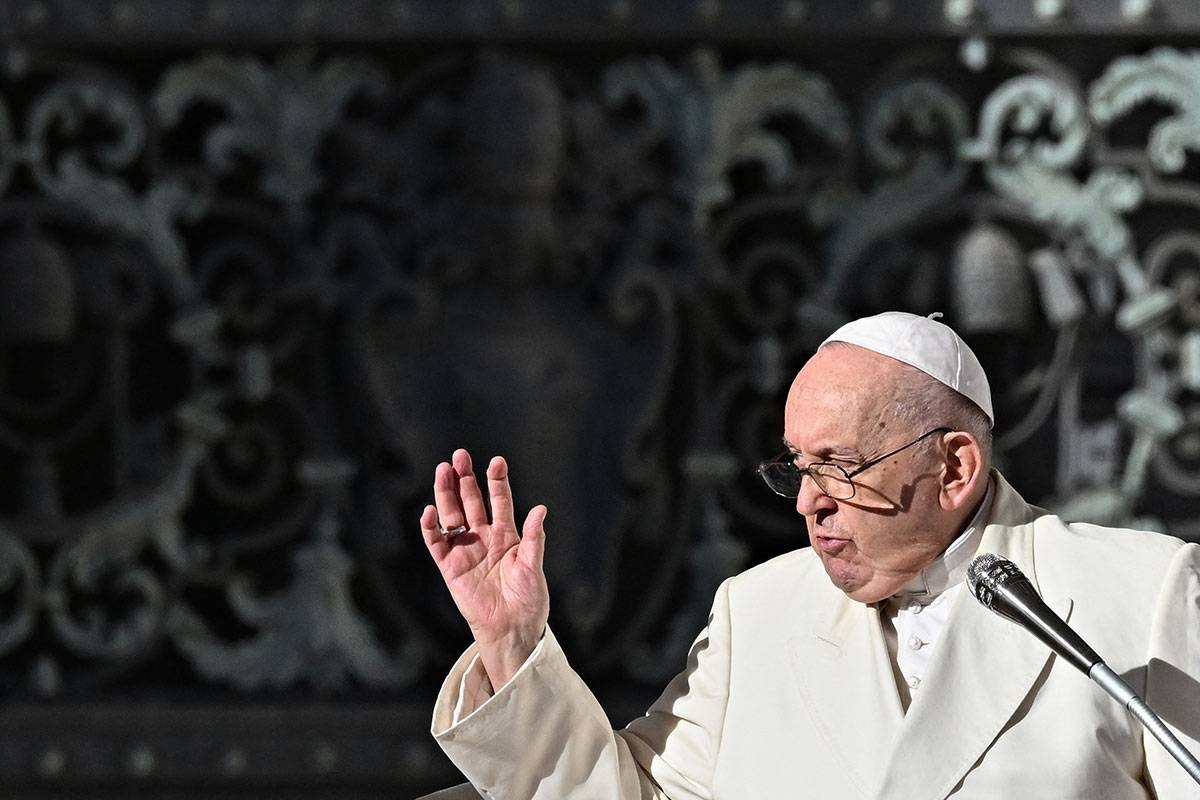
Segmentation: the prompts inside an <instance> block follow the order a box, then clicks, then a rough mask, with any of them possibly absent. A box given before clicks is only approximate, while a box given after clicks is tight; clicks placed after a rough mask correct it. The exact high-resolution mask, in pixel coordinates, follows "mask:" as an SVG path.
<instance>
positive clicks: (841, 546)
mask: <svg viewBox="0 0 1200 800" xmlns="http://www.w3.org/2000/svg"><path fill="white" fill-rule="evenodd" d="M812 546H813V547H814V548H816V549H817V550H818V551H819V552H821V553H824V554H825V555H830V556H836V555H837V554H838V553H840V552H842V551H843V550H845V549H846V548H847V547H849V546H850V540H849V539H836V538H833V537H831V536H813V537H812Z"/></svg>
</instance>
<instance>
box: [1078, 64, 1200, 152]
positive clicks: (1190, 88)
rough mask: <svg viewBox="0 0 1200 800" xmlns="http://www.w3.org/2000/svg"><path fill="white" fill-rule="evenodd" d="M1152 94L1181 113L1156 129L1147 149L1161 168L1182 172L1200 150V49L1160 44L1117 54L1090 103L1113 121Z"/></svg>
mask: <svg viewBox="0 0 1200 800" xmlns="http://www.w3.org/2000/svg"><path fill="white" fill-rule="evenodd" d="M1152 100H1156V101H1158V102H1160V103H1164V104H1166V105H1169V106H1171V107H1172V108H1173V109H1174V110H1175V112H1176V113H1175V114H1174V115H1173V116H1171V117H1170V118H1168V119H1164V120H1161V121H1159V122H1158V123H1156V124H1155V125H1154V127H1153V128H1152V129H1151V131H1150V135H1149V142H1148V144H1147V147H1146V152H1147V155H1148V157H1149V159H1150V163H1151V164H1153V165H1154V167H1155V168H1156V169H1158V170H1160V171H1162V172H1167V173H1174V172H1179V171H1180V170H1182V169H1183V167H1184V164H1185V163H1186V161H1187V152H1188V151H1189V150H1192V151H1197V150H1200V53H1197V52H1195V51H1193V52H1190V53H1181V52H1179V51H1178V50H1175V49H1173V48H1169V47H1160V48H1157V49H1155V50H1153V51H1151V52H1150V53H1149V54H1147V55H1144V56H1125V57H1122V58H1118V59H1116V60H1115V61H1113V63H1112V64H1111V65H1110V66H1109V68H1108V69H1107V70H1106V71H1105V72H1104V74H1103V75H1102V76H1101V77H1100V78H1099V79H1097V80H1096V82H1095V83H1093V84H1092V86H1091V90H1090V92H1089V94H1088V107H1089V110H1090V111H1091V114H1092V117H1093V118H1094V119H1095V120H1096V122H1097V123H1098V124H1100V125H1109V124H1111V123H1113V122H1115V121H1116V120H1117V119H1118V118H1119V117H1122V116H1124V115H1126V114H1128V113H1129V112H1130V111H1131V110H1132V109H1133V108H1134V107H1136V106H1138V105H1140V104H1142V103H1145V102H1148V101H1152Z"/></svg>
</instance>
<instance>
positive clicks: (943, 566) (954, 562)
mask: <svg viewBox="0 0 1200 800" xmlns="http://www.w3.org/2000/svg"><path fill="white" fill-rule="evenodd" d="M994 494H995V492H994V491H993V490H992V479H991V477H989V478H988V486H987V492H985V493H984V495H983V500H982V501H981V502H980V503H979V508H978V509H977V510H976V511H975V515H974V516H972V517H971V521H970V522H968V523H967V527H966V528H964V529H963V532H962V533H960V534H959V535H958V538H957V539H955V540H954V541H953V542H951V543H950V546H949V547H947V548H946V549H945V550H943V551H942V554H941V555H939V556H938V557H937V558H935V559H934V560H933V561H931V562H930V563H929V564H928V565H927V566H926V567H925V569H923V570H921V572H920V573H919V574H918V575H916V576H915V577H913V578H912V579H911V580H910V581H909V582H908V583H906V584H904V586H903V587H902V588H901V589H900V591H898V592H896V594H894V595H892V598H890V599H894V600H903V601H907V602H912V601H916V602H918V603H922V604H927V603H931V602H933V600H934V599H935V598H936V597H937V596H938V595H940V594H941V593H942V592H944V591H946V590H947V589H949V588H950V587H951V586H956V585H958V584H959V583H962V581H964V580H965V579H966V577H967V567H968V566H970V563H971V559H972V558H974V556H975V551H976V550H978V549H979V541H980V540H981V539H982V538H983V523H984V522H986V521H987V518H988V516H989V514H990V513H991V510H992V496H993V495H994Z"/></svg>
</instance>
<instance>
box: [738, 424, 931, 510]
mask: <svg viewBox="0 0 1200 800" xmlns="http://www.w3.org/2000/svg"><path fill="white" fill-rule="evenodd" d="M952 430H954V429H953V428H947V427H944V426H943V427H938V428H934V429H933V430H928V431H925V433H922V434H921V435H920V436H918V437H917V438H915V439H913V440H912V441H911V442H909V443H908V444H906V445H904V446H903V447H897V448H896V449H895V450H892V451H891V452H888V453H884V454H883V455H881V456H879V457H878V458H873V459H871V460H870V461H868V462H866V463H865V464H860V465H858V466H857V467H855V468H854V469H853V470H850V471H849V472H848V471H846V470H845V469H844V468H843V467H840V466H838V465H837V464H831V463H829V462H827V461H818V462H816V463H814V464H809V465H808V466H805V467H800V466H797V465H796V461H795V459H796V454H795V453H793V452H791V451H790V450H784V451H783V452H782V453H780V454H779V455H777V456H775V457H774V458H772V459H771V460H770V461H764V462H762V463H761V464H759V465H758V469H757V472H758V474H759V475H761V476H762V479H763V482H765V483H766V484H767V486H768V487H770V489H771V491H773V492H774V493H775V494H777V495H779V496H780V497H787V498H789V499H795V498H796V497H797V496H799V494H800V484H801V483H802V482H803V481H804V476H805V475H807V476H808V477H810V478H812V482H813V483H814V484H816V486H817V488H818V489H820V490H821V493H822V494H826V495H828V496H830V497H832V498H833V499H835V500H849V499H850V498H852V497H854V480H853V478H854V477H855V476H856V475H859V474H860V473H862V472H864V471H866V470H868V469H870V468H871V467H873V466H875V465H876V464H879V463H880V462H882V461H886V460H887V459H889V458H891V457H892V456H894V455H896V454H897V453H900V452H903V451H904V450H907V449H908V448H910V447H912V446H913V445H914V444H916V443H917V442H919V441H921V440H922V439H925V438H926V437H927V436H932V435H933V434H935V433H948V432H949V431H952Z"/></svg>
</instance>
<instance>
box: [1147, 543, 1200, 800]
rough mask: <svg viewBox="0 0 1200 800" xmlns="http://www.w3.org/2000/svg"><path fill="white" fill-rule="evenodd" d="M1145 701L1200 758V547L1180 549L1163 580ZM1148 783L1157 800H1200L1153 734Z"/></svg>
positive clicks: (1198, 789) (1149, 742) (1198, 788)
mask: <svg viewBox="0 0 1200 800" xmlns="http://www.w3.org/2000/svg"><path fill="white" fill-rule="evenodd" d="M1146 702H1147V704H1149V706H1150V707H1151V708H1152V709H1154V711H1155V712H1157V713H1158V715H1159V716H1160V717H1162V719H1163V721H1164V722H1166V723H1167V724H1168V725H1169V726H1170V727H1171V730H1172V732H1173V733H1174V734H1175V735H1176V736H1177V737H1178V738H1179V740H1180V741H1181V742H1182V743H1183V745H1184V746H1185V747H1187V748H1188V750H1190V751H1191V752H1192V754H1193V755H1195V756H1197V757H1198V758H1200V545H1196V544H1187V545H1184V546H1183V547H1181V548H1180V549H1179V551H1178V552H1177V553H1176V554H1175V557H1174V559H1173V560H1172V561H1171V564H1170V567H1169V568H1168V570H1167V574H1166V575H1165V576H1164V580H1163V586H1162V590H1161V592H1160V594H1159V601H1158V607H1157V609H1156V611H1155V615H1154V621H1153V623H1152V625H1151V630H1150V657H1149V660H1148V661H1147V669H1146ZM1143 737H1144V739H1145V751H1146V778H1147V782H1148V783H1149V784H1150V787H1151V789H1152V790H1153V791H1154V793H1155V795H1156V796H1157V797H1158V798H1159V800H1183V798H1189V800H1191V799H1193V798H1197V797H1200V784H1197V783H1196V782H1195V781H1194V780H1193V779H1192V778H1191V777H1190V776H1189V775H1188V774H1187V772H1185V771H1184V769H1183V767H1182V766H1180V765H1179V763H1178V762H1177V761H1175V759H1174V758H1173V757H1172V756H1171V755H1170V753H1168V752H1167V751H1166V750H1165V749H1164V748H1163V746H1162V745H1161V744H1160V743H1159V741H1158V740H1157V739H1155V738H1154V736H1153V735H1152V734H1151V733H1150V732H1148V731H1147V732H1145V733H1144V734H1143Z"/></svg>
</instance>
